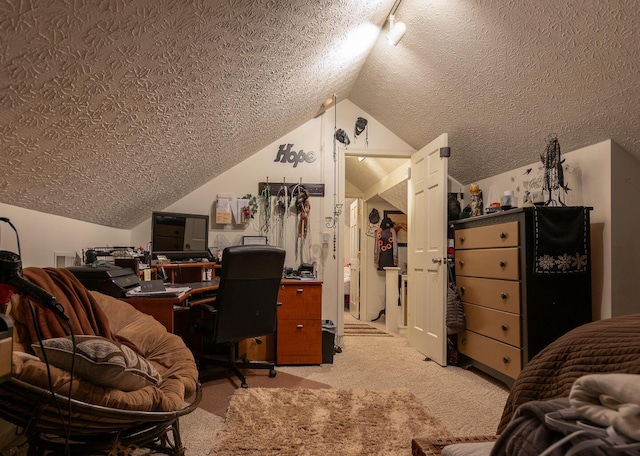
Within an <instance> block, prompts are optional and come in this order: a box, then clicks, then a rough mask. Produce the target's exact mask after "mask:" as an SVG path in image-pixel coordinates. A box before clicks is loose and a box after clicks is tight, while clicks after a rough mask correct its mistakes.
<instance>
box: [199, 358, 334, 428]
mask: <svg viewBox="0 0 640 456" xmlns="http://www.w3.org/2000/svg"><path fill="white" fill-rule="evenodd" d="M243 372H244V374H245V376H246V377H247V384H248V385H249V389H252V388H291V389H293V388H304V389H319V388H331V386H329V385H327V384H326V383H320V382H315V381H313V380H307V379H304V378H302V377H298V376H295V375H291V374H287V373H286V372H278V368H277V367H276V376H275V377H273V378H270V377H269V371H268V370H261V369H245V370H243ZM200 381H201V382H202V400H201V401H200V404H199V405H198V406H199V408H201V409H204V410H206V411H208V412H210V413H213V414H215V415H218V416H222V417H224V416H225V413H227V408H228V407H229V401H230V400H231V397H232V396H233V394H234V393H235V392H236V390H238V389H241V388H240V380H238V378H237V377H236V376H228V374H227V373H226V371H224V372H220V371H217V372H213V373H208V374H207V373H205V374H201V376H200Z"/></svg>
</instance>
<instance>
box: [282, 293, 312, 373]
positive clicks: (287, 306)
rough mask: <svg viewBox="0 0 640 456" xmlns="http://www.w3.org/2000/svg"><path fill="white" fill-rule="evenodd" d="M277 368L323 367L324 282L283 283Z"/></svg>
mask: <svg viewBox="0 0 640 456" xmlns="http://www.w3.org/2000/svg"><path fill="white" fill-rule="evenodd" d="M278 301H279V302H280V303H281V305H280V306H279V307H278V326H277V330H276V364H278V365H283V364H321V363H322V282H320V281H316V280H282V282H281V284H280V293H279V294H278Z"/></svg>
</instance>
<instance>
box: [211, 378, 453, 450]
mask: <svg viewBox="0 0 640 456" xmlns="http://www.w3.org/2000/svg"><path fill="white" fill-rule="evenodd" d="M418 436H433V437H451V433H450V432H449V431H448V430H447V428H446V427H445V425H444V424H443V423H442V421H441V420H440V419H439V418H438V417H436V416H435V415H434V414H433V413H431V412H430V411H429V410H428V409H427V408H426V407H425V406H424V405H422V404H421V403H420V401H419V400H418V399H417V397H416V396H415V395H414V394H413V393H411V392H410V391H409V390H406V389H392V390H365V389H296V390H293V389H286V388H249V389H239V390H237V391H236V392H235V394H234V395H233V397H232V398H231V403H230V405H229V410H228V412H227V414H226V417H225V422H224V424H223V426H222V429H221V431H220V433H219V434H218V435H217V436H216V437H215V440H214V441H213V442H212V443H213V447H212V450H211V452H210V453H209V454H210V455H212V456H213V455H215V456H232V455H233V456H238V455H254V454H260V455H285V456H293V455H295V456H299V455H323V454H326V455H334V454H335V455H341V456H350V455H363V454H366V455H385V456H396V455H397V456H400V455H404V456H410V455H411V440H412V439H413V438H415V437H418Z"/></svg>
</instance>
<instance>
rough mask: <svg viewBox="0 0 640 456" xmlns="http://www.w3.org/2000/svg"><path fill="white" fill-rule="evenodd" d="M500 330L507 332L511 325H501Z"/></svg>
mask: <svg viewBox="0 0 640 456" xmlns="http://www.w3.org/2000/svg"><path fill="white" fill-rule="evenodd" d="M500 329H502V330H503V331H507V330H508V329H509V325H500Z"/></svg>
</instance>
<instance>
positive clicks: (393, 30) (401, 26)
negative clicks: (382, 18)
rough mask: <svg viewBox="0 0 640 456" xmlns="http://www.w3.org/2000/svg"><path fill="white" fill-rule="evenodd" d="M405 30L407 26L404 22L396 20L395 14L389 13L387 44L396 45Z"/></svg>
mask: <svg viewBox="0 0 640 456" xmlns="http://www.w3.org/2000/svg"><path fill="white" fill-rule="evenodd" d="M406 31H407V26H406V24H405V23H404V22H400V21H398V22H396V17H395V14H390V15H389V33H387V36H386V38H387V41H388V42H389V44H392V45H393V46H397V45H398V43H399V42H400V40H401V39H402V37H403V36H404V34H405V32H406Z"/></svg>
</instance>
